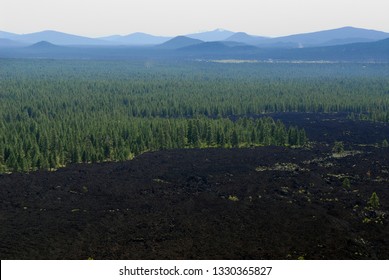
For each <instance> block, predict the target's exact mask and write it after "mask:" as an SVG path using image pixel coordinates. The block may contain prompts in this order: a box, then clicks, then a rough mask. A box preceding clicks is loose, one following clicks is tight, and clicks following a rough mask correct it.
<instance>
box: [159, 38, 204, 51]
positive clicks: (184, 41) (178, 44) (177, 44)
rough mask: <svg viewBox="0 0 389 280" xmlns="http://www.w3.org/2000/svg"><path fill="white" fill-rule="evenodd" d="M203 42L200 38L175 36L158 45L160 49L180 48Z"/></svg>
mask: <svg viewBox="0 0 389 280" xmlns="http://www.w3.org/2000/svg"><path fill="white" fill-rule="evenodd" d="M201 43H203V41H201V40H197V39H192V38H188V37H186V36H177V37H174V38H173V39H171V40H169V41H167V42H165V43H163V44H161V45H159V46H158V47H159V48H161V49H180V48H184V47H188V46H192V45H198V44H201Z"/></svg>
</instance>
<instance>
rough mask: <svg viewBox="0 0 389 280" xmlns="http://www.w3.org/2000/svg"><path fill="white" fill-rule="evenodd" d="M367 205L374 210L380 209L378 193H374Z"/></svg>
mask: <svg viewBox="0 0 389 280" xmlns="http://www.w3.org/2000/svg"><path fill="white" fill-rule="evenodd" d="M367 204H368V205H369V206H370V207H372V208H375V209H377V208H379V207H380V200H379V198H378V195H377V193H376V192H373V194H372V195H371V197H370V199H369V201H368V202H367Z"/></svg>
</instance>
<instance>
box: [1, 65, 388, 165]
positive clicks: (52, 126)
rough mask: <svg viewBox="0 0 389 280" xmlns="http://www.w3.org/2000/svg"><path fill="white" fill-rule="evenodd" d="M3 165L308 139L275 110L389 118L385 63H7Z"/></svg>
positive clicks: (4, 70)
mask: <svg viewBox="0 0 389 280" xmlns="http://www.w3.org/2000/svg"><path fill="white" fill-rule="evenodd" d="M0 65H1V67H0V117H1V118H0V172H7V171H30V170H36V169H49V168H57V167H61V166H64V165H66V164H69V163H77V162H100V161H108V160H109V161H116V160H126V159H130V158H132V157H134V156H136V155H138V154H140V153H143V152H145V151H154V150H159V149H170V148H204V147H225V148H227V147H251V146H258V145H297V146H300V145H304V144H305V143H306V141H307V137H306V135H305V131H304V130H303V129H302V128H297V127H285V125H284V124H283V123H282V122H280V121H277V120H273V119H271V118H269V117H267V116H266V114H267V113H273V112H322V113H330V112H347V113H348V114H350V116H352V117H353V118H362V119H369V120H376V121H389V113H388V112H389V110H388V106H389V75H388V74H389V66H388V65H386V64H368V65H362V64H304V65H301V64H298V65H294V64H265V63H262V64H241V65H223V64H219V63H210V62H199V61H197V62H196V61H186V62H177V63H173V62H171V63H166V62H153V61H146V62H140V61H138V62H135V61H120V62H119V61H115V62H110V61H70V60H64V61H58V60H12V59H10V60H0Z"/></svg>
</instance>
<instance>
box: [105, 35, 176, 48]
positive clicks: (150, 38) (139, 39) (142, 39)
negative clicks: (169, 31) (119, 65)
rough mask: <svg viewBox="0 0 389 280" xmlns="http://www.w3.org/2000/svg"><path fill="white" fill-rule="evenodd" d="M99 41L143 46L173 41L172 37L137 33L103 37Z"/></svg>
mask: <svg viewBox="0 0 389 280" xmlns="http://www.w3.org/2000/svg"><path fill="white" fill-rule="evenodd" d="M99 39H101V40H104V41H108V42H112V43H115V44H122V45H133V46H141V45H159V44H162V43H165V42H167V41H168V40H170V39H171V37H162V36H154V35H150V34H146V33H141V32H137V33H133V34H129V35H126V36H120V35H114V36H108V37H102V38H99Z"/></svg>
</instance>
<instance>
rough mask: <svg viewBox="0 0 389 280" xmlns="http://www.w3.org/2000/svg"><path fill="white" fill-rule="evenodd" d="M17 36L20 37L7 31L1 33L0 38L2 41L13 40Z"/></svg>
mask: <svg viewBox="0 0 389 280" xmlns="http://www.w3.org/2000/svg"><path fill="white" fill-rule="evenodd" d="M15 36H18V35H17V34H14V33H9V32H5V31H0V38H1V39H12V38H14V37H15Z"/></svg>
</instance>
